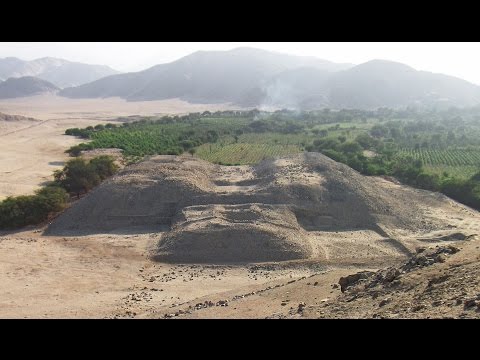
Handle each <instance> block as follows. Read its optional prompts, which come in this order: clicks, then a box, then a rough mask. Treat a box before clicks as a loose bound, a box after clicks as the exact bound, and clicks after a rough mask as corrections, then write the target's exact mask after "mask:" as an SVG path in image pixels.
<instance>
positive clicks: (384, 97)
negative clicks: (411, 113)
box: [329, 60, 480, 108]
mask: <svg viewBox="0 0 480 360" xmlns="http://www.w3.org/2000/svg"><path fill="white" fill-rule="evenodd" d="M329 88H330V103H331V105H332V107H337V108H341V107H358V108H375V107H381V106H385V107H400V106H408V105H426V106H429V105H441V104H445V105H455V106H470V105H476V104H479V103H480V87H479V86H477V85H474V84H472V83H469V82H467V81H465V80H462V79H459V78H455V77H453V76H447V75H443V74H434V73H430V72H426V71H417V70H415V69H413V68H411V67H409V66H407V65H404V64H400V63H397V62H393V61H385V60H372V61H369V62H366V63H364V64H361V65H358V66H355V67H353V68H351V69H348V70H346V71H342V72H338V73H337V74H335V76H332V77H331V79H330V81H329Z"/></svg>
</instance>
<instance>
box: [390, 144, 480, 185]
mask: <svg viewBox="0 0 480 360" xmlns="http://www.w3.org/2000/svg"><path fill="white" fill-rule="evenodd" d="M397 156H399V157H407V156H410V157H412V158H413V159H415V160H420V161H421V162H422V164H423V165H424V166H425V169H426V170H427V171H428V172H430V173H432V174H438V175H442V174H443V173H448V174H450V175H453V176H456V177H459V178H463V179H467V178H470V177H471V176H472V175H474V174H475V173H477V172H478V171H479V170H480V151H478V150H461V149H460V150H455V149H452V150H450V149H445V150H444V149H402V150H401V151H399V152H398V153H397Z"/></svg>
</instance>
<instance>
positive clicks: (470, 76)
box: [0, 42, 480, 85]
mask: <svg viewBox="0 0 480 360" xmlns="http://www.w3.org/2000/svg"><path fill="white" fill-rule="evenodd" d="M243 46H248V47H255V48H260V49H265V50H271V51H276V52H281V53H285V54H292V55H301V56H315V57H318V58H321V59H325V60H330V61H333V62H347V63H353V64H361V63H363V62H366V61H369V60H373V59H383V60H393V61H398V62H401V63H404V64H407V65H410V66H411V67H413V68H415V69H417V70H425V71H431V72H436V73H443V74H447V75H452V76H456V77H459V78H462V79H465V80H467V81H470V82H472V83H475V84H478V85H480V66H479V64H480V42H434V43H426V42H167V43H165V42H37V43H31V42H23V43H15V42H10V43H2V42H0V58H4V57H8V56H14V57H18V58H20V59H23V60H33V59H36V58H40V57H46V56H50V57H58V58H63V59H66V60H70V61H78V62H83V63H88V64H101V65H108V66H110V67H112V68H114V69H116V70H119V71H123V72H128V71H140V70H144V69H146V68H149V67H151V66H153V65H157V64H161V63H167V62H171V61H174V60H177V59H179V58H181V57H183V56H185V55H188V54H190V53H192V52H195V51H198V50H230V49H233V48H236V47H243Z"/></svg>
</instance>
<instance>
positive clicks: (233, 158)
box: [196, 143, 302, 165]
mask: <svg viewBox="0 0 480 360" xmlns="http://www.w3.org/2000/svg"><path fill="white" fill-rule="evenodd" d="M301 151H302V150H301V148H300V147H299V146H298V145H282V144H277V145H276V144H262V143H237V144H235V143H234V144H226V145H222V144H203V145H200V146H199V147H198V149H197V152H196V156H198V157H199V158H201V159H203V160H207V161H210V162H212V163H216V164H225V165H251V164H256V163H258V162H260V161H262V160H265V159H269V158H275V157H280V156H285V155H290V154H295V153H299V152H301Z"/></svg>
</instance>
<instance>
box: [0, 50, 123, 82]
mask: <svg viewBox="0 0 480 360" xmlns="http://www.w3.org/2000/svg"><path fill="white" fill-rule="evenodd" d="M118 73H119V72H118V71H116V70H113V69H111V68H110V67H108V66H105V65H88V64H82V63H78V62H71V61H67V60H63V59H56V58H51V57H45V58H41V59H36V60H31V61H25V60H20V59H17V58H15V57H7V58H4V59H0V80H1V79H8V78H11V77H15V78H18V77H24V76H35V77H38V78H40V79H43V80H47V81H50V82H51V83H53V84H54V85H56V86H58V87H60V88H63V87H70V86H78V85H81V84H85V83H88V82H92V81H95V80H97V79H100V78H102V77H105V76H109V75H113V74H118Z"/></svg>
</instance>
